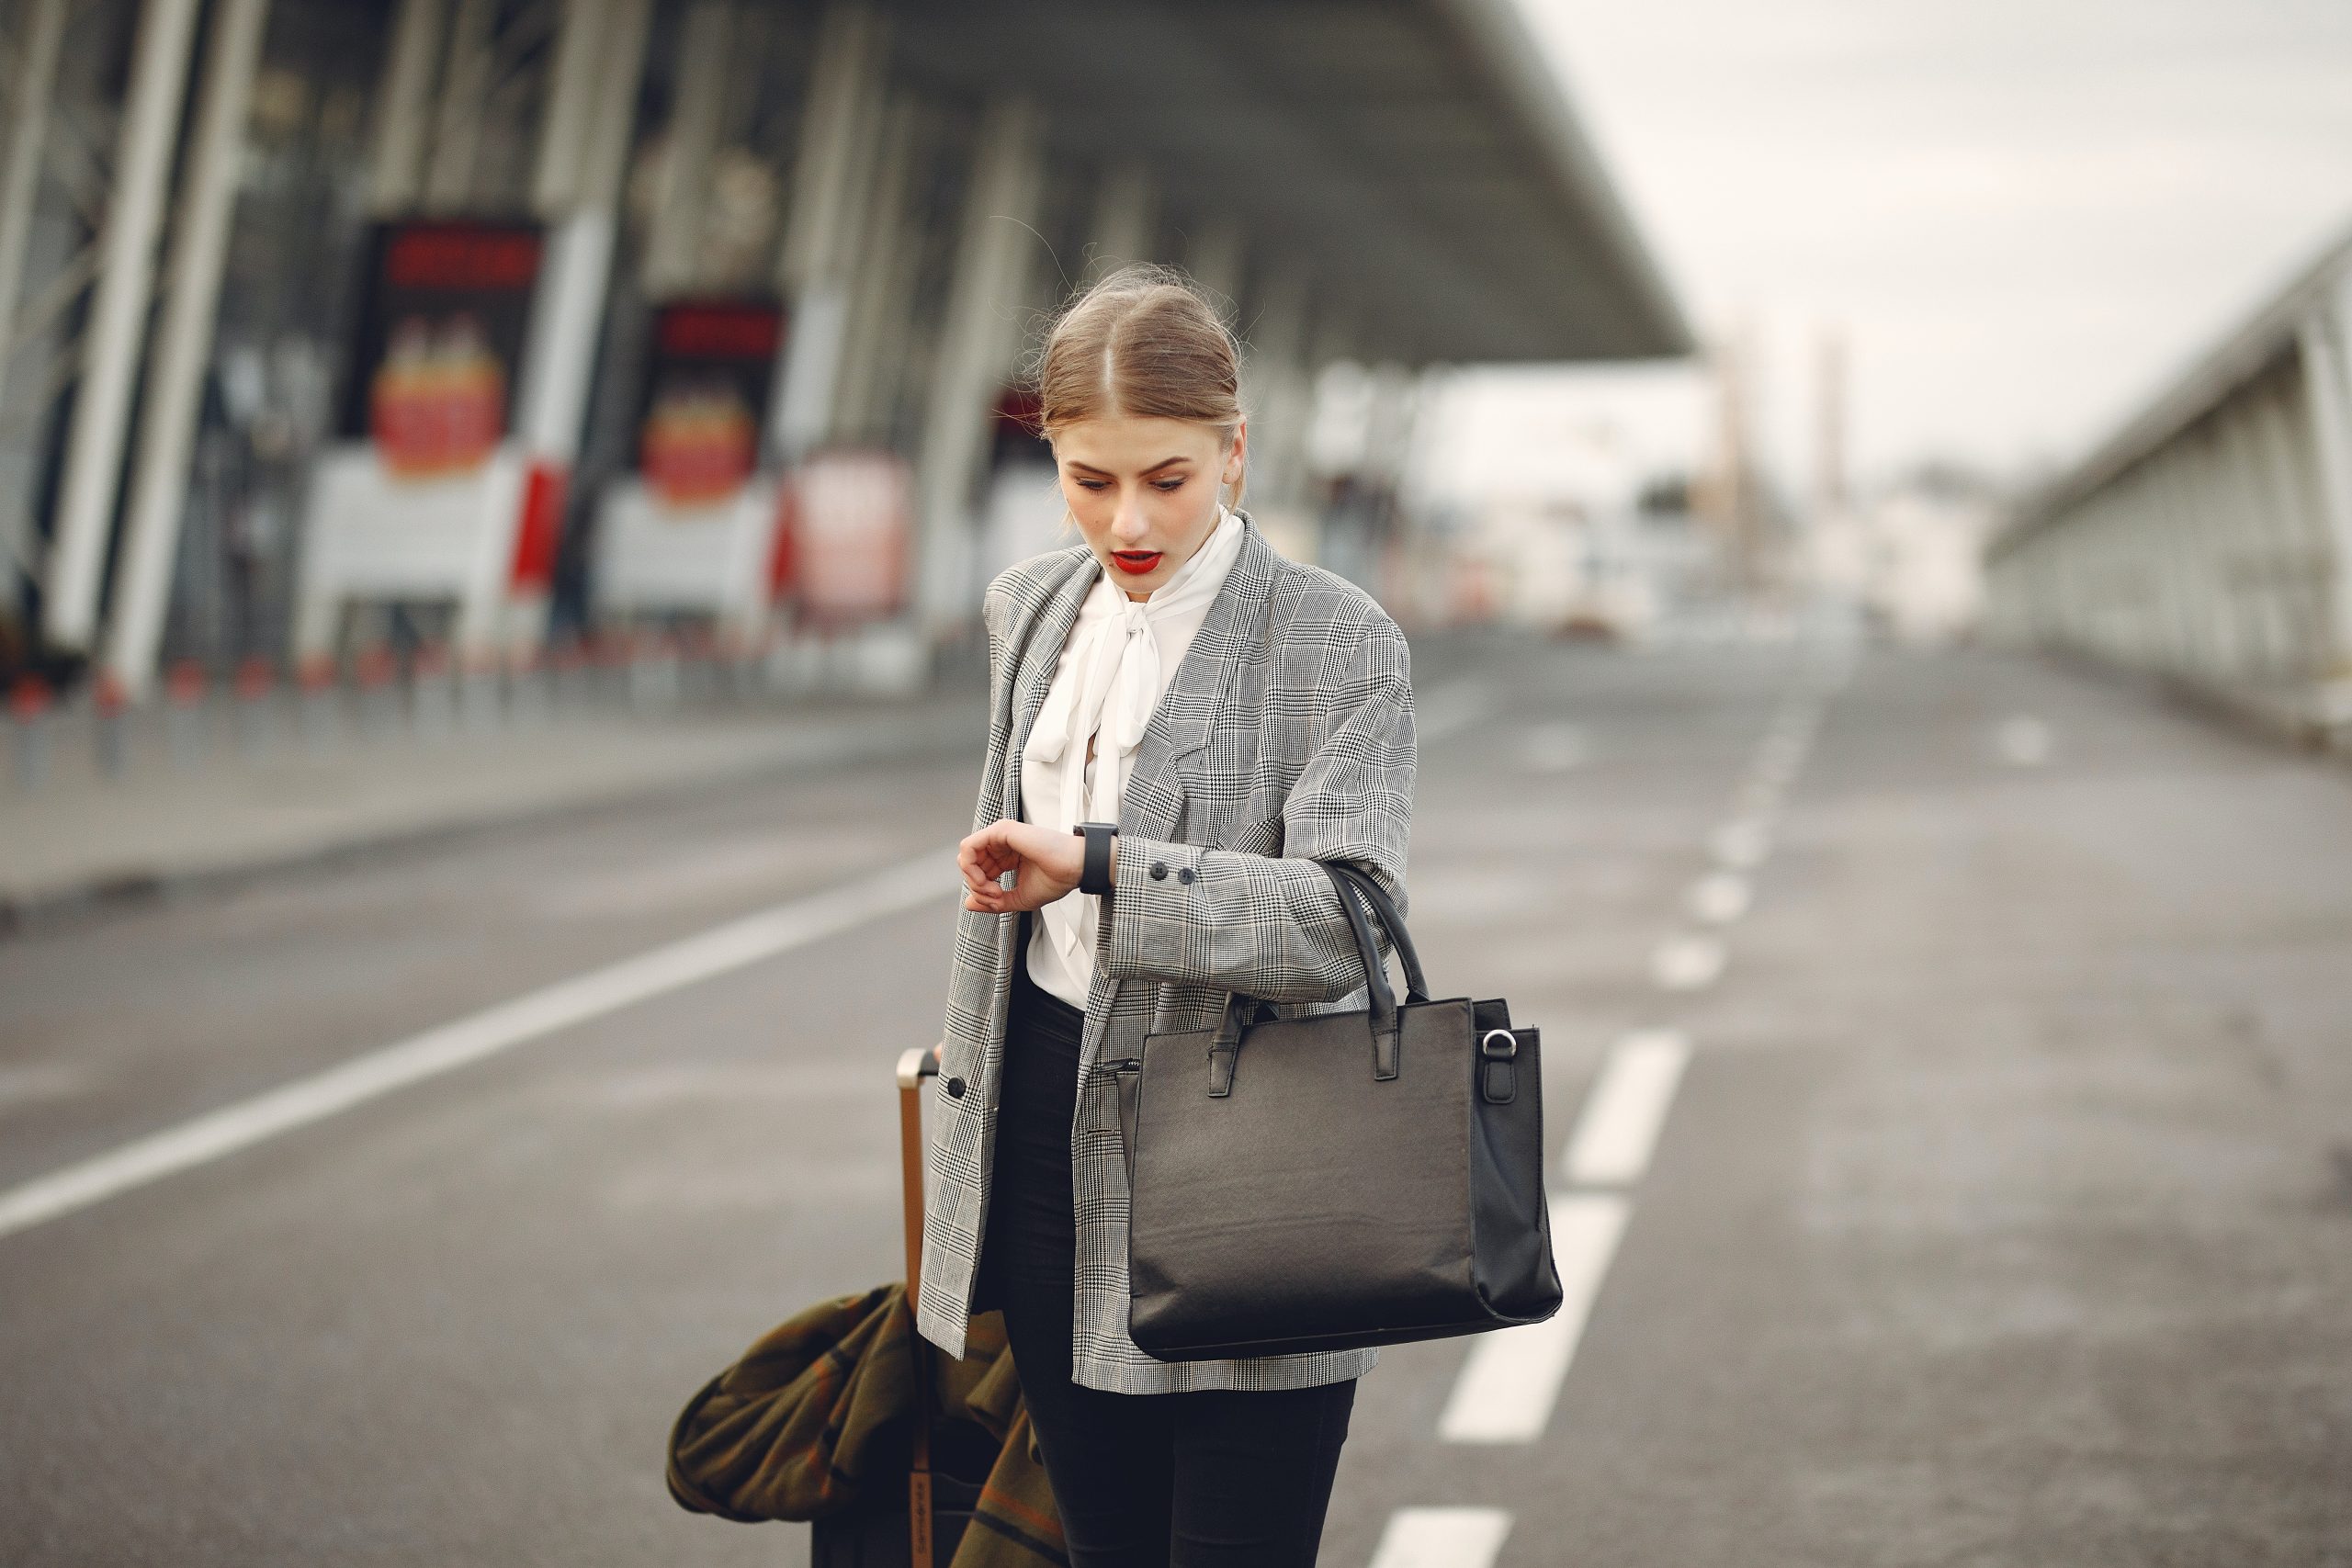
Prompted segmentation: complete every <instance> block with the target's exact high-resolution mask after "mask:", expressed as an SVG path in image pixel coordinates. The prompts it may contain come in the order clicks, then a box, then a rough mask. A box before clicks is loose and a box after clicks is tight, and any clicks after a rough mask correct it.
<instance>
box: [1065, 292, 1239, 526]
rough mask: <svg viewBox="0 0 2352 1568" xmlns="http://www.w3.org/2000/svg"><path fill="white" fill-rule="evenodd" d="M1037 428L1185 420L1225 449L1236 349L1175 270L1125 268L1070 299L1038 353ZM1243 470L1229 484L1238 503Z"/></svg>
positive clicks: (1235, 398) (1235, 392) (1235, 388)
mask: <svg viewBox="0 0 2352 1568" xmlns="http://www.w3.org/2000/svg"><path fill="white" fill-rule="evenodd" d="M1036 380H1037V429H1038V433H1039V434H1042V435H1044V436H1045V437H1046V440H1048V441H1050V440H1052V439H1053V437H1054V432H1056V431H1057V430H1059V429H1062V428H1063V427H1065V426H1067V425H1071V424H1075V423H1078V422H1079V421H1080V420H1086V419H1100V418H1103V417H1106V416H1108V417H1114V418H1115V417H1122V416H1124V417H1125V418H1129V419H1181V420H1185V421H1187V422H1189V423H1194V424H1205V425H1209V426H1212V427H1213V428H1215V430H1216V433H1217V439H1218V441H1219V442H1220V443H1221V444H1227V443H1230V442H1231V441H1232V440H1233V436H1234V433H1235V431H1237V430H1238V429H1239V428H1240V425H1241V344H1240V342H1239V340H1238V339H1237V338H1236V337H1235V336H1234V334H1233V329H1232V328H1230V327H1228V326H1227V325H1226V324H1225V319H1224V318H1223V317H1222V316H1221V315H1219V314H1218V312H1217V309H1216V306H1215V305H1213V304H1211V303H1210V302H1209V297H1208V295H1207V294H1206V293H1205V292H1204V291H1203V290H1202V288H1201V287H1200V286H1199V285H1198V284H1196V283H1194V282H1193V280H1192V279H1191V278H1190V277H1187V276H1185V275H1184V274H1183V273H1182V272H1181V271H1179V270H1178V269H1177V268H1175V267H1172V266H1123V267H1121V268H1119V270H1118V271H1116V272H1114V273H1112V274H1111V275H1110V276H1107V277H1104V278H1103V280H1102V281H1101V282H1099V283H1096V284H1095V285H1094V286H1093V287H1092V288H1088V289H1086V290H1085V291H1084V292H1082V293H1080V294H1078V295H1076V296H1075V297H1073V298H1072V299H1071V300H1070V302H1069V304H1068V305H1067V306H1065V307H1064V308H1063V310H1062V311H1061V313H1060V314H1059V315H1058V316H1057V317H1056V318H1055V319H1054V323H1053V325H1052V327H1051V328H1049V329H1048V330H1047V332H1046V345H1045V348H1044V349H1043V351H1042V352H1040V354H1039V355H1038V356H1037V377H1036ZM1248 480H1249V474H1248V473H1247V472H1246V471H1245V472H1244V473H1243V474H1242V476H1241V478H1239V479H1236V480H1234V481H1233V502H1232V504H1233V505H1235V506H1238V505H1240V504H1241V488H1242V486H1243V485H1244V484H1245V483H1247V482H1248Z"/></svg>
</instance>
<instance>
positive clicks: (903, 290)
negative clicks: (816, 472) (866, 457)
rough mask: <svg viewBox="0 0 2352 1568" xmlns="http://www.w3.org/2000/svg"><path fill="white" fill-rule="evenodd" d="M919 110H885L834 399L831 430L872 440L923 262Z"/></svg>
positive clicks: (890, 393) (881, 422)
mask: <svg viewBox="0 0 2352 1568" xmlns="http://www.w3.org/2000/svg"><path fill="white" fill-rule="evenodd" d="M921 143H922V106H921V105H919V104H918V103H917V102H916V101H915V100H914V98H913V97H911V96H909V95H906V94H899V95H898V96H895V97H894V98H893V99H892V100H891V101H890V103H889V105H888V107H887V108H886V109H885V110H884V112H883V117H882V134H881V138H880V145H879V150H878V151H877V152H876V159H875V172H874V194H873V198H872V200H870V201H869V202H868V203H867V204H866V215H865V216H866V222H865V237H864V239H863V240H862V241H861V242H860V243H859V245H858V255H859V257H860V261H859V265H858V268H857V276H856V278H855V280H854V289H853V291H852V295H851V303H850V315H849V321H848V323H847V332H846V334H845V337H846V342H845V346H844V349H843V352H842V365H841V375H840V378H839V380H838V384H837V386H836V389H835V395H834V398H833V404H834V418H833V419H832V421H831V424H832V434H834V435H836V436H847V437H849V438H851V439H856V440H870V439H874V438H876V436H878V435H879V434H880V433H881V432H882V431H883V430H884V428H885V427H886V426H887V425H888V423H889V418H890V405H891V403H892V402H893V400H894V394H895V392H896V390H897V389H898V386H899V376H898V371H899V367H900V366H901V364H902V362H903V359H904V355H905V353H906V330H905V329H906V319H907V316H908V314H909V312H910V310H912V308H913V303H914V299H913V296H914V288H915V283H916V277H917V268H918V266H919V265H920V264H921V262H922V215H921V214H919V213H916V212H913V211H911V210H910V201H909V197H910V192H911V189H912V186H913V185H914V178H915V170H916V168H917V166H918V165H919V164H921V162H922V145H921Z"/></svg>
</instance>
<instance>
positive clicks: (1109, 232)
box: [1087, 164, 1159, 276]
mask: <svg viewBox="0 0 2352 1568" xmlns="http://www.w3.org/2000/svg"><path fill="white" fill-rule="evenodd" d="M1156 210H1157V209H1156V207H1155V204H1154V197H1153V192H1152V188H1151V175H1150V174H1149V173H1148V172H1147V171H1146V170H1145V168H1144V166H1143V165H1142V164H1113V165H1112V166H1111V167H1109V168H1107V169H1105V170H1103V184H1102V186H1101V188H1100V189H1098V190H1097V191H1096V192H1095V196H1094V215H1093V219H1092V220H1091V222H1090V223H1089V224H1088V225H1087V244H1088V247H1089V249H1088V254H1087V264H1088V271H1089V272H1090V273H1091V275H1093V276H1102V275H1103V273H1106V272H1115V271H1117V270H1118V269H1119V268H1120V267H1123V266H1125V265H1129V264H1130V263H1133V262H1148V261H1157V260H1158V259H1159V256H1158V254H1157V252H1158V250H1159V246H1158V245H1157V244H1156V243H1154V242H1153V238H1152V236H1153V232H1154V228H1153V218H1154V214H1155V212H1156Z"/></svg>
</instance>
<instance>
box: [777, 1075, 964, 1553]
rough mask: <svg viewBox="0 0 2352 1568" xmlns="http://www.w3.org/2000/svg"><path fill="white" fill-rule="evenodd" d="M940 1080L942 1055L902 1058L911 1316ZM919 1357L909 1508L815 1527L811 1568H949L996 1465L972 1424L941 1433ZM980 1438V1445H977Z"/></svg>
mask: <svg viewBox="0 0 2352 1568" xmlns="http://www.w3.org/2000/svg"><path fill="white" fill-rule="evenodd" d="M938 1073H939V1047H938V1046H936V1045H934V1046H932V1047H931V1048H930V1049H929V1050H917V1051H909V1052H907V1053H906V1054H905V1055H901V1056H900V1057H899V1170H900V1175H901V1179H902V1181H903V1184H904V1188H905V1191H904V1203H905V1224H906V1243H907V1310H908V1311H909V1312H910V1313H911V1312H912V1311H913V1310H914V1306H915V1289H916V1282H917V1280H919V1279H920V1278H921V1276H922V1149H923V1136H922V1082H923V1080H924V1079H925V1078H928V1077H937V1076H938ZM910 1338H911V1339H912V1341H913V1347H914V1357H915V1379H914V1383H915V1416H914V1444H913V1448H914V1458H913V1464H912V1467H911V1468H910V1470H909V1471H908V1473H907V1495H906V1497H905V1498H904V1499H903V1500H893V1501H892V1502H889V1503H887V1504H884V1503H876V1504H873V1505H869V1506H860V1507H854V1508H849V1509H845V1510H843V1511H842V1512H841V1513H838V1514H833V1515H830V1516H828V1517H824V1518H821V1519H819V1520H817V1521H815V1522H814V1523H813V1524H811V1525H810V1526H809V1532H810V1533H809V1568H947V1564H948V1562H949V1561H950V1560H952V1559H953V1558H954V1557H955V1555H956V1544H957V1543H958V1542H959V1541H961V1540H963V1539H964V1529H965V1527H966V1526H967V1525H968V1524H970V1523H971V1519H972V1510H973V1508H974V1507H975V1506H978V1502H979V1498H980V1486H981V1483H984V1482H985V1481H986V1480H987V1479H988V1473H989V1465H990V1464H991V1463H992V1462H993V1461H994V1459H995V1446H994V1444H993V1443H992V1442H990V1441H989V1440H987V1437H986V1434H985V1433H982V1432H980V1430H979V1428H978V1427H973V1426H971V1425H970V1424H969V1423H966V1422H956V1423H949V1424H947V1425H946V1426H944V1427H942V1426H940V1425H939V1424H938V1422H937V1417H936V1413H935V1412H933V1410H932V1408H931V1397H932V1364H931V1359H932V1357H933V1356H935V1355H937V1354H938V1353H939V1352H938V1351H937V1349H935V1348H933V1345H932V1344H931V1342H930V1341H929V1340H927V1339H925V1338H924V1337H922V1335H920V1334H917V1335H913V1336H910ZM975 1436H977V1437H978V1439H979V1440H978V1441H975V1440H973V1438H974V1437H975Z"/></svg>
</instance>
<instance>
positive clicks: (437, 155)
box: [424, 0, 498, 212]
mask: <svg viewBox="0 0 2352 1568" xmlns="http://www.w3.org/2000/svg"><path fill="white" fill-rule="evenodd" d="M457 3H458V8H457V10H456V12H455V13H454V14H453V15H452V16H451V17H450V19H449V50H448V58H447V63H446V64H445V65H444V66H443V67H442V70H441V99H440V104H439V112H438V113H437V114H435V116H434V120H433V159H432V162H431V164H428V165H427V166H426V169H425V173H424V201H425V205H426V206H428V207H430V208H432V209H434V210H435V211H437V212H461V211H463V210H465V209H466V208H467V207H468V206H469V204H470V203H471V201H472V199H473V189H474V164H475V161H476V158H477V156H478V155H479V153H480V152H481V121H482V115H483V113H484V112H485V111H486V110H487V109H488V107H489V103H490V78H491V70H492V65H493V64H494V63H495V61H496V57H495V55H494V54H493V53H492V47H491V46H492V40H493V36H494V33H495V27H496V23H497V21H498V0H457Z"/></svg>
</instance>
